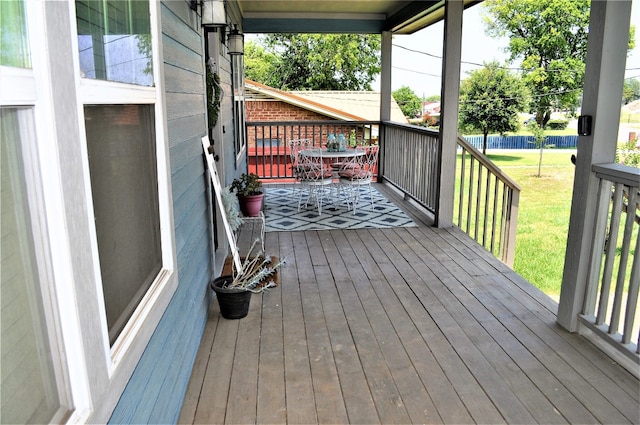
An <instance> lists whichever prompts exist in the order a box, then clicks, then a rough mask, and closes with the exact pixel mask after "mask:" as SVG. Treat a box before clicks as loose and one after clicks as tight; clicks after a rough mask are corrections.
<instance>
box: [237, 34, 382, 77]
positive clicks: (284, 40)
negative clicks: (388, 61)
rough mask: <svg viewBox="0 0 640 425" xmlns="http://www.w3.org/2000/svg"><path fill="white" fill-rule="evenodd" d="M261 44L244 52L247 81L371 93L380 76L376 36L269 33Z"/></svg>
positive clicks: (377, 37) (378, 38) (378, 46)
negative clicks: (259, 46)
mask: <svg viewBox="0 0 640 425" xmlns="http://www.w3.org/2000/svg"><path fill="white" fill-rule="evenodd" d="M261 42H262V44H263V46H264V48H263V49H262V50H261V49H257V48H256V49H251V50H248V51H247V52H246V53H245V56H246V58H245V61H248V62H250V63H251V72H250V73H247V74H246V75H247V78H251V79H255V80H256V81H258V82H260V83H263V84H268V85H270V86H272V87H276V88H279V89H283V90H371V83H372V82H373V81H374V79H375V77H376V76H377V75H378V74H379V73H380V45H381V42H380V36H379V35H376V34H367V35H363V34H270V35H267V36H266V37H265V38H263V39H261ZM260 62H263V63H264V62H266V63H267V64H266V65H259V63H260ZM254 71H255V72H254Z"/></svg>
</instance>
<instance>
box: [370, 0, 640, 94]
mask: <svg viewBox="0 0 640 425" xmlns="http://www.w3.org/2000/svg"><path fill="white" fill-rule="evenodd" d="M483 13H484V12H483V7H482V4H480V5H477V6H473V7H470V8H469V9H467V10H465V12H464V15H463V34H462V61H463V64H462V73H461V78H466V77H467V72H468V71H472V70H475V69H478V68H480V67H481V66H482V63H483V62H491V61H492V60H494V59H495V60H497V61H498V62H501V63H502V62H504V61H505V60H506V59H507V58H508V54H506V53H505V52H504V49H505V48H506V47H507V45H508V39H507V38H491V37H488V36H487V35H486V34H485V26H484V23H483V22H482V17H481V16H482V14H483ZM631 24H632V25H635V26H636V28H637V29H636V47H635V48H634V50H633V51H632V52H631V53H630V55H629V56H628V57H627V66H626V69H627V72H626V75H625V77H627V78H629V77H640V46H639V45H640V40H638V38H639V37H640V0H634V1H633V4H632V10H631ZM443 26H444V24H443V23H442V22H439V23H437V24H435V25H432V26H430V27H428V28H425V29H423V30H421V31H418V32H417V33H415V34H412V35H395V36H394V37H393V51H392V66H393V69H392V79H391V89H392V90H397V89H399V88H400V87H402V86H409V87H410V88H411V89H412V90H413V92H414V93H415V94H416V95H418V96H420V97H422V96H427V97H428V96H431V95H439V94H440V81H441V78H440V74H441V71H442V61H441V59H440V57H441V56H442V32H443ZM471 63H475V64H478V65H473V64H471ZM518 65H519V64H518V63H515V64H513V66H514V67H516V66H518ZM634 68H635V69H634ZM372 88H373V89H374V90H379V89H380V84H379V81H377V80H376V81H375V82H374V83H373V84H372Z"/></svg>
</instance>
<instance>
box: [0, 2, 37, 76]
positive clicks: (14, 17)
mask: <svg viewBox="0 0 640 425" xmlns="http://www.w3.org/2000/svg"><path fill="white" fill-rule="evenodd" d="M0 28H1V30H0V65H5V66H13V67H16V68H31V54H30V50H29V37H28V34H27V20H26V16H25V11H24V0H2V1H0Z"/></svg>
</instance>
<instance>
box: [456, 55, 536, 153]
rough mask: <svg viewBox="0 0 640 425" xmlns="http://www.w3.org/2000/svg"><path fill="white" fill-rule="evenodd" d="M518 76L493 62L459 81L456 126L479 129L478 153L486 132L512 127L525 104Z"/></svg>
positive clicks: (515, 126) (485, 137)
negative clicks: (458, 115) (457, 121)
mask: <svg viewBox="0 0 640 425" xmlns="http://www.w3.org/2000/svg"><path fill="white" fill-rule="evenodd" d="M527 103H528V102H527V90H526V88H525V87H524V84H523V83H522V80H521V79H520V78H518V77H517V76H515V75H513V74H512V73H511V72H510V71H508V70H507V69H505V68H504V67H501V66H500V65H499V64H498V63H497V62H491V63H489V64H485V65H484V68H481V69H479V70H476V71H472V72H471V73H470V76H469V78H467V79H465V80H464V81H462V84H461V85H460V126H461V127H462V128H468V129H472V130H478V131H481V132H482V134H483V136H484V139H483V142H482V153H483V154H485V155H486V153H487V135H488V134H489V133H490V132H491V133H495V132H497V133H501V134H503V133H505V132H507V131H515V130H517V129H518V127H519V126H520V123H519V121H518V112H521V111H523V110H525V109H526V107H527Z"/></svg>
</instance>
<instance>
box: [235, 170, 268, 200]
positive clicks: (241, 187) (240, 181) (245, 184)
mask: <svg viewBox="0 0 640 425" xmlns="http://www.w3.org/2000/svg"><path fill="white" fill-rule="evenodd" d="M231 191H232V192H236V194H238V195H242V196H250V195H259V194H261V193H262V182H261V181H260V177H258V175H257V174H254V173H249V174H247V173H242V175H241V176H240V177H238V178H237V179H235V180H233V182H231Z"/></svg>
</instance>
